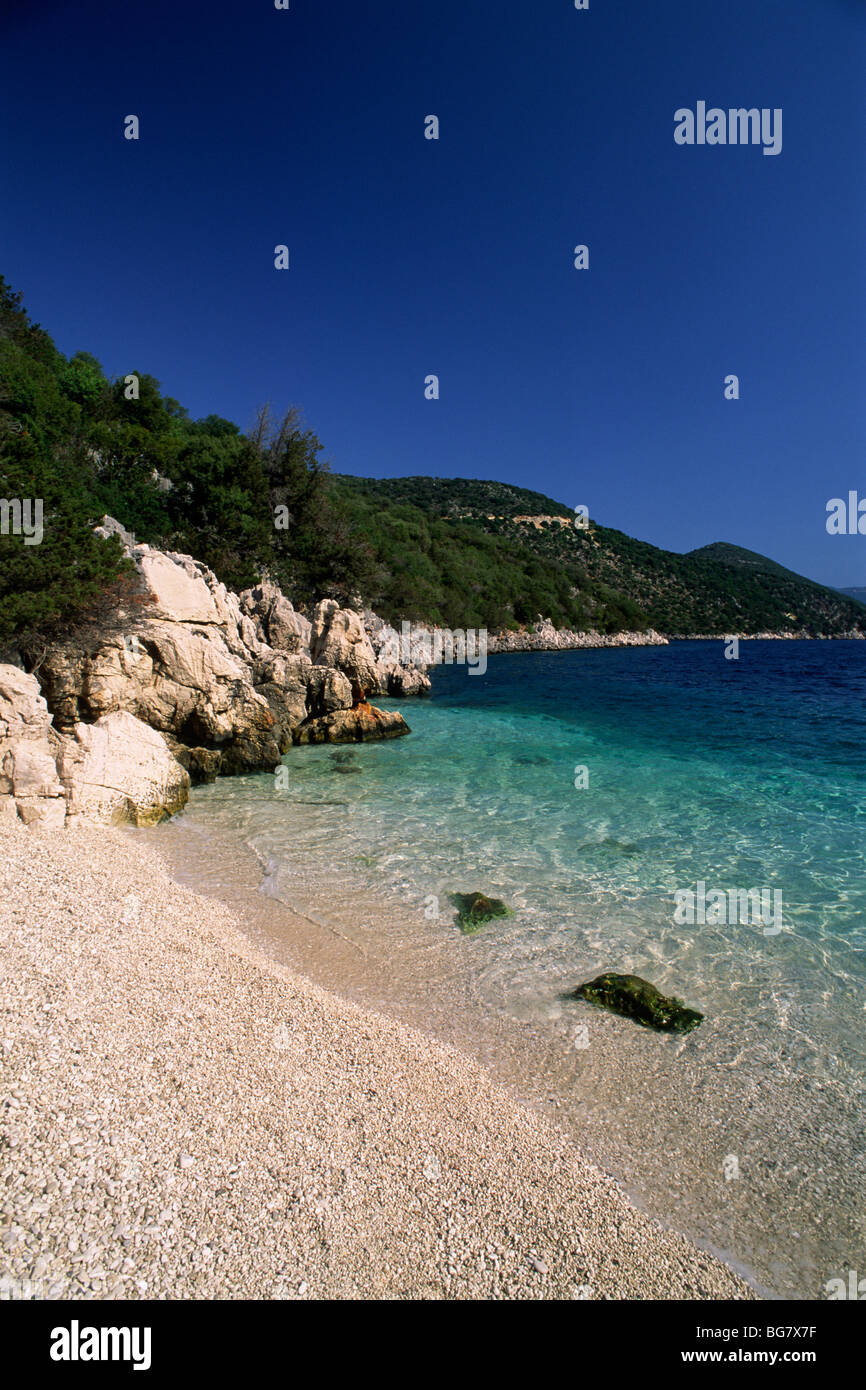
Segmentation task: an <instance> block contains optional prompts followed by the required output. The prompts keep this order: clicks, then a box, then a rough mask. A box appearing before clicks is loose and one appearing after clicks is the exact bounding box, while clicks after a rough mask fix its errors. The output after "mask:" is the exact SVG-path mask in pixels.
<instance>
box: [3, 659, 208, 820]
mask: <svg viewBox="0 0 866 1390" xmlns="http://www.w3.org/2000/svg"><path fill="white" fill-rule="evenodd" d="M188 792H189V776H188V775H187V773H186V772H185V771H184V769H183V768H182V767H181V766H180V765H179V763H178V762H177V761H176V760H175V759H174V758H173V757H172V755H171V753H170V752H169V749H168V747H167V746H166V743H165V740H164V739H163V738H162V737H161V736H160V734H158V733H157V732H156V731H155V730H153V729H150V728H148V727H147V725H146V724H143V723H142V722H141V721H140V720H138V719H135V718H134V717H133V716H132V715H130V714H126V713H121V712H115V713H113V714H107V715H104V716H103V717H102V718H100V719H98V720H97V721H96V722H95V723H93V724H78V725H76V727H75V729H74V730H73V733H72V735H71V736H65V735H63V734H60V733H58V732H57V730H56V729H55V728H54V727H53V725H52V716H51V715H50V713H49V712H48V707H47V705H46V702H45V700H44V699H43V698H42V696H41V695H40V693H39V685H38V683H37V681H36V679H35V677H34V676H31V675H27V674H26V673H25V672H24V671H21V670H19V669H18V667H17V666H0V816H3V817H4V818H5V819H10V820H18V821H23V822H24V823H25V824H26V825H40V826H43V827H45V828H48V829H53V828H58V827H61V826H63V825H68V824H71V823H72V822H73V820H74V819H75V818H80V819H83V820H88V821H95V822H98V823H100V824H105V823H111V824H114V825H116V824H119V823H121V822H124V821H126V822H130V823H132V824H133V825H151V824H153V823H154V822H156V821H158V820H162V819H163V817H164V816H166V815H170V814H172V812H174V811H177V810H179V809H180V808H181V807H182V806H183V805H184V803H185V802H186V799H187V795H188Z"/></svg>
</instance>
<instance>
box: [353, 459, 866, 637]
mask: <svg viewBox="0 0 866 1390" xmlns="http://www.w3.org/2000/svg"><path fill="white" fill-rule="evenodd" d="M332 483H333V486H334V488H335V490H336V495H337V497H338V499H339V501H340V504H341V506H342V507H343V508H344V509H345V511H346V513H347V514H348V516H349V517H350V518H351V521H352V524H353V526H354V527H355V528H356V529H358V530H360V531H361V532H362V533H363V535H364V537H365V539H366V541H367V543H368V545H369V546H370V547H371V548H372V550H373V553H374V556H375V571H376V572H375V580H374V583H373V585H372V589H371V593H370V601H371V602H372V604H373V606H374V607H375V608H376V610H377V611H378V612H382V613H383V614H384V615H385V616H388V617H391V618H397V617H400V616H403V617H410V618H428V619H431V620H433V621H438V622H441V623H443V624H446V625H448V626H457V627H461V626H475V627H480V626H484V625H486V626H488V627H491V628H499V627H507V626H513V625H514V624H515V623H530V622H533V621H534V620H535V619H536V618H537V617H538V616H539V614H541V615H543V616H544V617H549V618H550V619H551V620H552V621H553V622H554V623H555V624H556V625H557V626H560V627H575V628H588V627H595V628H598V629H599V630H600V631H602V632H612V631H617V630H619V629H622V628H625V627H631V628H634V629H645V628H647V627H654V628H657V629H658V630H659V631H661V632H664V633H667V634H669V635H680V636H682V635H685V634H688V633H707V634H710V633H719V634H721V633H725V632H761V631H779V630H789V631H790V630H792V629H793V630H797V631H803V632H806V633H809V634H811V635H814V636H818V635H826V636H833V635H839V634H841V633H843V632H847V631H849V630H851V629H852V628H857V629H859V630H863V631H866V614H864V612H863V609H862V607H861V606H860V605H859V604H857V603H855V602H854V601H853V600H852V599H851V598H849V597H846V596H844V595H842V594H840V593H839V592H837V591H836V590H834V589H829V588H826V587H824V586H823V585H820V584H816V583H814V582H813V581H812V580H809V579H804V578H802V577H801V576H800V575H797V574H795V573H794V572H793V571H792V570H787V569H785V568H784V566H782V565H779V564H776V563H775V561H773V560H769V559H767V558H766V556H763V555H758V554H756V553H755V552H754V551H751V550H744V549H742V548H741V547H740V546H735V545H729V544H727V543H726V542H722V541H719V542H716V543H715V544H713V545H707V546H702V547H701V548H700V549H698V550H693V551H690V552H689V553H688V554H685V555H681V554H677V553H676V552H674V551H669V550H660V549H659V548H658V547H656V546H654V545H650V544H648V543H647V542H646V541H639V540H634V539H633V538H632V537H630V536H627V535H625V533H624V532H622V531H617V530H614V529H612V528H610V527H607V526H598V525H596V523H595V522H592V521H590V524H589V526H588V528H587V529H586V530H580V529H578V528H577V527H576V526H575V524H574V522H575V518H574V513H573V511H572V510H571V509H570V508H569V507H567V506H565V505H564V504H563V503H561V502H556V501H554V500H553V499H552V498H550V497H546V496H544V494H543V493H538V492H533V491H531V490H529V489H526V488H520V487H514V486H512V485H511V484H508V483H499V482H492V481H482V480H477V479H463V478H453V479H444V478H427V477H409V478H389V479H371V478H355V477H351V476H349V475H346V474H335V475H333V478H332Z"/></svg>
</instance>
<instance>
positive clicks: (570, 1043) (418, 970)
mask: <svg viewBox="0 0 866 1390" xmlns="http://www.w3.org/2000/svg"><path fill="white" fill-rule="evenodd" d="M380 703H382V704H383V705H394V707H399V708H400V709H401V710H402V712H403V713H404V715H405V717H406V718H407V720H408V722H409V724H410V726H411V728H412V734H411V736H410V737H408V738H403V739H399V740H394V741H391V742H388V743H382V744H370V745H363V746H352V747H349V748H327V747H325V748H313V749H294V750H292V751H291V752H290V753H289V754H288V755H287V756H286V758H285V759H284V762H285V765H286V767H287V769H288V773H287V787H286V789H285V790H276V789H275V782H274V778H273V777H270V776H258V777H248V778H240V779H233V780H223V781H220V782H218V783H217V784H215V785H214V786H212V787H207V788H201V789H199V790H198V791H197V792H195V793H194V795H193V798H192V801H191V804H190V808H189V809H188V811H187V812H186V813H185V815H184V816H183V817H182V818H181V819H180V821H179V822H178V823H177V824H176V825H175V826H173V827H171V828H170V830H169V831H167V832H160V833H161V834H162V837H163V843H171V845H172V846H173V849H174V850H175V851H176V853H177V854H178V855H179V856H181V857H182V856H184V855H185V856H186V863H187V865H189V864H191V863H192V862H193V859H197V862H198V864H199V869H198V873H197V879H196V881H197V884H198V886H200V887H201V886H204V887H210V888H212V889H214V890H215V891H219V888H220V881H221V880H222V879H224V878H225V876H226V874H227V873H229V869H228V866H227V862H226V850H225V845H226V844H229V843H230V837H231V836H235V837H237V836H238V835H239V836H240V837H241V838H242V840H243V841H244V842H245V843H246V844H247V845H249V846H250V847H251V848H253V849H254V851H255V853H256V855H257V856H258V859H259V861H260V863H261V865H262V888H263V890H264V892H265V893H266V894H267V895H268V897H269V898H270V900H272V901H273V902H274V903H275V904H279V903H284V904H286V905H288V906H290V907H292V908H293V909H295V910H296V911H300V912H301V913H303V914H304V915H305V917H306V918H308V919H309V935H308V937H307V939H306V940H305V941H297V940H296V941H295V942H294V943H293V946H292V949H291V951H290V952H289V956H290V958H291V959H292V961H293V963H295V964H297V963H300V964H304V965H307V966H309V968H310V970H311V973H313V974H318V975H319V977H320V978H322V979H323V980H324V982H326V983H328V984H329V985H331V986H337V987H341V988H345V989H346V990H347V991H348V992H350V993H353V994H354V995H355V996H357V997H361V998H363V999H365V1000H367V1001H368V1002H370V1003H373V1004H375V1005H376V1006H377V1007H387V1008H391V1010H392V1011H394V1012H397V1013H399V1014H401V1015H402V1016H405V1017H410V1018H412V1019H414V1020H415V1021H418V1022H420V1023H422V1024H424V1025H425V1026H428V1027H430V1028H431V1029H433V1030H434V1031H436V1032H437V1033H439V1034H440V1035H441V1036H444V1037H446V1038H447V1039H448V1040H449V1041H452V1042H454V1043H456V1044H457V1045H459V1046H462V1047H465V1048H467V1049H468V1050H472V1051H474V1052H476V1053H477V1054H478V1055H480V1056H482V1057H483V1058H484V1060H485V1061H488V1062H491V1063H492V1064H493V1066H494V1070H496V1071H497V1073H498V1074H499V1075H501V1076H502V1077H503V1078H504V1079H506V1080H509V1081H511V1082H512V1084H513V1085H514V1086H515V1087H516V1088H517V1090H518V1091H519V1093H520V1094H521V1095H523V1096H524V1098H525V1099H527V1100H528V1101H529V1102H530V1103H532V1104H536V1105H539V1106H546V1107H547V1108H548V1109H549V1111H550V1113H551V1114H552V1115H553V1116H554V1117H555V1119H556V1120H557V1121H558V1122H559V1123H560V1124H562V1125H563V1126H564V1127H565V1128H567V1129H568V1130H569V1132H571V1133H572V1134H573V1135H574V1137H575V1138H576V1139H577V1141H578V1143H579V1144H580V1145H581V1146H582V1147H583V1148H584V1149H585V1150H586V1151H587V1152H588V1153H589V1154H590V1156H592V1157H593V1159H594V1160H595V1161H597V1162H599V1163H600V1164H601V1165H602V1166H604V1167H605V1168H606V1169H607V1170H608V1171H610V1172H611V1173H613V1174H614V1175H615V1176H617V1177H618V1178H619V1180H620V1181H622V1182H623V1183H624V1185H625V1186H626V1187H627V1189H628V1190H629V1192H630V1193H631V1194H632V1196H633V1197H634V1199H635V1200H636V1201H638V1202H639V1203H640V1204H642V1205H643V1206H645V1207H646V1208H647V1209H648V1210H650V1211H651V1212H652V1213H653V1214H654V1215H656V1216H657V1217H658V1218H659V1219H661V1220H663V1221H665V1222H668V1223H670V1224H671V1225H673V1226H675V1227H676V1228H677V1229H680V1230H683V1231H685V1232H686V1233H687V1234H689V1235H691V1236H692V1237H693V1238H694V1239H697V1240H699V1241H701V1242H702V1243H704V1244H705V1245H707V1246H708V1247H710V1248H712V1249H714V1250H716V1251H718V1252H720V1253H722V1254H723V1255H724V1257H725V1258H728V1259H730V1260H731V1261H732V1262H733V1263H735V1264H736V1265H737V1266H738V1267H741V1268H743V1269H745V1270H746V1271H747V1272H749V1274H750V1276H751V1277H753V1278H754V1279H755V1281H756V1283H757V1285H758V1286H759V1287H760V1288H761V1289H762V1290H763V1291H765V1292H771V1293H774V1294H776V1295H777V1296H778V1295H780V1296H783V1297H786V1296H787V1297H790V1296H805V1297H813V1298H820V1297H822V1296H824V1294H823V1286H824V1283H825V1282H826V1281H827V1280H828V1279H830V1278H833V1277H837V1276H839V1275H844V1274H845V1272H846V1271H847V1270H848V1269H860V1270H861V1272H866V1203H864V1186H863V1160H864V1148H866V1144H864V1125H863V1118H864V1095H866V1013H864V1010H866V643H862V642H860V643H858V642H811V643H806V642H742V643H741V644H740V655H739V659H738V660H736V661H729V660H726V659H725V657H724V644H723V643H721V642H718V643H699V642H689V643H677V644H672V645H670V646H669V647H662V648H632V649H602V650H596V651H592V650H590V651H577V652H564V653H549V654H546V653H528V654H521V655H509V656H500V657H491V658H490V660H489V664H488V670H487V673H486V674H485V675H484V676H472V675H469V674H468V673H467V672H466V670H465V669H463V668H441V669H439V670H438V671H437V672H436V673H435V676H434V687H433V693H432V696H431V697H430V698H429V699H427V700H422V701H417V702H406V701H404V702H400V704H399V706H397V705H396V704H395V702H387V701H381V702H380ZM579 768H585V769H586V775H585V776H583V777H582V776H580V775H579V774H578V775H577V777H576V770H577V769H579ZM576 780H577V782H578V783H580V782H582V781H586V782H587V785H585V786H580V785H577V786H576V785H575V781H576ZM227 837H229V838H227ZM217 838H219V842H220V844H221V845H222V846H223V848H222V849H221V850H220V852H219V854H211V855H208V854H207V853H205V852H202V849H203V847H205V846H207V845H214V844H216V842H217ZM192 846H197V847H198V850H199V853H198V854H197V856H196V855H191V854H190V849H191V847H192ZM229 858H230V855H229ZM217 860H218V861H219V863H218V864H217V862H216V861H217ZM208 865H209V867H206V866H208ZM194 877H195V875H194ZM699 882H703V883H704V884H705V885H706V888H707V890H708V891H709V890H710V889H721V890H723V891H724V892H726V893H727V892H730V891H731V890H747V889H751V888H763V889H768V890H775V892H776V894H777V899H776V901H777V902H779V901H780V902H781V922H782V930H781V931H779V932H778V933H777V934H769V935H768V934H766V933H765V932H764V930H763V929H762V925H761V923H760V922H754V921H751V922H743V923H740V922H737V921H733V922H730V923H728V922H719V923H715V924H712V925H707V924H703V925H699V924H696V925H690V924H688V923H681V922H677V921H676V920H675V898H674V894H675V892H676V891H677V890H686V889H694V888H695V887H696V885H697V884H698V883H699ZM474 889H480V890H482V891H484V892H485V893H487V894H488V895H492V896H496V897H500V898H502V899H504V900H505V901H506V902H507V903H508V904H509V906H510V907H511V908H512V909H513V916H511V917H509V918H507V919H502V920H499V921H496V922H493V923H491V924H490V925H489V926H487V927H486V928H484V930H483V931H482V932H480V933H479V934H478V935H477V936H473V937H464V936H462V935H461V934H460V932H459V930H458V928H457V926H456V924H455V909H454V907H453V906H452V904H451V902H450V900H449V897H450V894H452V893H454V892H468V891H471V890H474ZM275 930H277V931H278V928H275ZM332 948H333V951H332ZM601 970H617V971H622V972H633V973H636V974H639V975H643V976H645V977H646V978H647V979H649V980H651V981H652V982H653V983H654V984H656V985H657V986H658V987H659V988H660V989H662V990H663V991H665V992H667V993H675V994H677V995H678V996H680V997H681V998H683V999H684V1000H685V1002H686V1003H687V1004H689V1005H690V1006H692V1007H696V1008H698V1009H700V1010H701V1011H702V1012H703V1013H704V1014H705V1015H706V1019H705V1022H704V1023H703V1024H702V1025H701V1027H700V1028H698V1029H697V1030H696V1032H694V1033H693V1034H690V1035H689V1036H688V1037H687V1038H685V1039H683V1038H672V1037H668V1036H663V1035H658V1034H654V1033H649V1032H647V1031H646V1030H642V1029H640V1028H638V1027H637V1026H636V1025H635V1024H633V1023H631V1022H629V1021H628V1020H623V1019H618V1018H614V1017H612V1016H610V1015H607V1014H603V1013H601V1012H599V1011H597V1010H594V1009H592V1008H591V1007H590V1006H589V1005H585V1004H574V1003H569V1002H564V1001H563V1000H562V998H561V995H562V993H563V991H565V990H567V989H570V988H573V987H574V986H575V985H577V984H578V983H580V982H581V981H582V980H585V979H587V978H590V977H591V976H593V975H595V974H597V973H599V972H600V971H601Z"/></svg>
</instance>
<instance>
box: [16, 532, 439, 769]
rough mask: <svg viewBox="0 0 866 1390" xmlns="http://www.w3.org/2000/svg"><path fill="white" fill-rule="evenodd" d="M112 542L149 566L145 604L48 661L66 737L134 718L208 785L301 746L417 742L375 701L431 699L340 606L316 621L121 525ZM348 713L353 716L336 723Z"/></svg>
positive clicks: (267, 589)
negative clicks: (399, 736) (412, 696)
mask: <svg viewBox="0 0 866 1390" xmlns="http://www.w3.org/2000/svg"><path fill="white" fill-rule="evenodd" d="M100 530H101V531H102V532H103V533H104V534H114V535H117V536H119V538H120V540H121V542H122V543H123V545H124V546H125V549H126V553H127V556H128V557H129V558H130V559H131V560H132V561H133V563H134V564H135V566H136V569H137V571H138V576H139V587H140V594H139V602H138V603H137V604H136V605H135V606H134V608H130V610H129V611H124V612H118V614H117V620H116V622H115V623H114V624H113V626H112V628H111V630H108V629H107V628H106V627H103V628H102V629H101V630H100V631H99V633H98V634H97V635H96V636H95V637H94V638H93V639H92V640H91V641H90V642H89V643H88V642H84V641H82V640H81V639H80V638H79V639H77V640H76V641H75V642H69V643H66V644H62V643H61V644H58V645H57V646H55V647H54V648H52V650H51V651H49V653H48V655H47V656H46V657H45V659H44V661H43V663H42V665H41V667H40V672H39V678H40V682H41V684H42V690H43V694H44V696H45V698H46V700H47V704H48V708H49V709H50V710H51V711H52V712H53V713H54V716H55V725H56V727H57V729H58V731H59V732H60V733H61V734H63V735H65V736H66V737H68V738H72V739H78V736H79V735H78V731H79V728H80V726H90V725H94V724H96V723H97V722H98V721H100V720H102V719H104V718H105V717H106V716H109V715H115V714H126V715H129V716H132V717H133V718H134V719H136V720H138V721H139V722H140V723H142V724H144V725H146V726H148V727H149V728H150V729H152V730H156V731H157V732H158V733H159V734H161V735H162V736H163V741H164V743H165V745H166V747H167V748H168V750H169V752H170V753H171V755H172V756H173V758H174V759H175V761H176V762H178V763H179V764H180V765H181V766H182V768H183V769H185V770H186V771H187V772H188V773H189V775H190V777H191V779H192V781H194V782H197V781H209V780H212V779H213V778H214V777H216V776H217V775H219V774H224V773H237V772H249V771H257V770H272V769H273V768H274V767H275V766H276V765H277V763H278V762H279V760H280V757H281V755H282V754H283V753H284V752H285V751H286V750H287V749H288V748H289V747H290V746H291V745H292V743H293V741H294V742H320V741H332V740H334V741H339V740H344V739H353V740H354V739H360V738H368V737H369V738H382V737H391V736H393V734H394V733H405V732H408V729H407V726H406V725H405V722H404V721H403V720H402V719H400V718H399V717H391V716H390V715H389V716H382V717H381V718H380V717H379V712H378V711H373V712H372V714H369V713H368V712H367V710H368V709H369V706H367V699H368V696H370V695H373V694H376V693H379V692H385V691H387V692H388V693H397V692H398V690H400V689H401V688H402V693H406V694H408V693H410V692H412V691H414V690H416V689H421V688H423V679H422V677H423V673H421V672H415V671H414V670H413V671H403V670H402V668H401V667H400V664H399V662H398V663H391V665H389V666H388V667H387V668H386V667H385V666H383V665H382V664H381V663H379V661H378V659H377V654H376V651H375V650H374V647H373V645H372V643H371V640H370V636H369V634H368V632H367V631H366V629H365V626H364V621H363V619H362V617H361V616H360V615H359V614H358V613H356V612H354V611H353V610H351V609H342V608H340V606H339V604H337V603H336V602H335V601H334V600H333V599H328V600H324V601H323V602H321V603H320V604H318V605H317V607H316V609H315V611H314V613H313V615H312V618H311V619H310V618H306V617H305V616H304V615H303V614H301V613H298V612H296V611H295V609H294V608H293V606H292V604H291V603H290V602H289V600H288V599H287V598H286V597H285V596H284V595H283V594H282V593H281V592H280V590H279V589H278V588H277V586H276V585H275V584H272V583H271V582H270V581H269V580H264V581H263V582H262V583H261V584H259V585H257V586H256V587H254V588H251V589H247V590H245V591H244V592H243V593H241V594H240V595H237V594H234V593H232V592H231V591H230V590H228V589H226V587H225V585H224V584H222V583H220V581H219V580H218V579H217V577H216V575H215V574H213V572H212V571H211V570H209V569H208V568H207V566H205V565H202V564H199V563H198V562H197V561H196V560H194V559H192V557H191V556H189V555H181V554H176V553H168V554H166V553H163V552H162V551H158V550H155V549H153V548H152V547H151V546H148V545H137V544H136V543H135V539H134V537H132V536H131V535H130V534H129V533H128V532H126V531H124V530H123V528H122V527H121V526H119V525H118V523H117V522H115V521H113V520H112V519H111V518H110V517H106V518H105V521H104V522H103V526H102V527H101V528H100ZM428 684H429V682H428ZM361 706H364V707H365V708H364V709H361V711H360V712H359V713H358V714H357V715H354V714H352V711H353V710H354V709H355V707H361ZM340 712H344V713H345V714H346V715H347V716H348V715H350V714H352V717H351V718H348V717H347V718H345V719H343V720H335V719H334V718H332V716H335V715H336V714H338V713H340ZM328 720H330V723H322V724H321V725H320V724H318V723H317V721H328ZM302 728H303V729H304V730H305V732H304V734H303V735H301V734H300V730H301V729H302Z"/></svg>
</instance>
